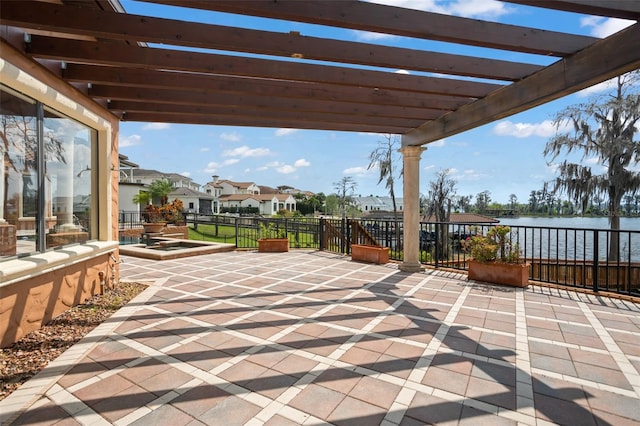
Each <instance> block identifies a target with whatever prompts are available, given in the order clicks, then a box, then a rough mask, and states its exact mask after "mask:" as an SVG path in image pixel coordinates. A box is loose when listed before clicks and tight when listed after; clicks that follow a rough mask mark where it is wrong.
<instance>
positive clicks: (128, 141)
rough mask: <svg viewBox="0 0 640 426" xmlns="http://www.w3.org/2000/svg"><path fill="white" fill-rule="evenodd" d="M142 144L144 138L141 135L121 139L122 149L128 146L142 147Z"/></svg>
mask: <svg viewBox="0 0 640 426" xmlns="http://www.w3.org/2000/svg"><path fill="white" fill-rule="evenodd" d="M141 143H142V137H140V135H131V136H126V137H120V142H119V146H120V148H126V147H128V146H134V145H140V144H141Z"/></svg>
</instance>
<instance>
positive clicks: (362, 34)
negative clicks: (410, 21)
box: [352, 30, 397, 41]
mask: <svg viewBox="0 0 640 426" xmlns="http://www.w3.org/2000/svg"><path fill="white" fill-rule="evenodd" d="M352 32H353V35H354V36H355V39H356V40H358V41H380V40H390V39H393V38H396V37H397V36H395V35H393V34H383V33H374V32H371V31H359V30H352Z"/></svg>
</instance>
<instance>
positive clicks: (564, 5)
mask: <svg viewBox="0 0 640 426" xmlns="http://www.w3.org/2000/svg"><path fill="white" fill-rule="evenodd" d="M505 1H508V2H509V3H517V4H524V5H527V6H535V7H544V8H546V9H557V10H563V11H567V12H575V13H583V14H585V15H599V16H607V17H612V18H620V19H630V20H633V21H637V20H639V19H640V1H637V0H505Z"/></svg>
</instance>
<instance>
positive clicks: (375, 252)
mask: <svg viewBox="0 0 640 426" xmlns="http://www.w3.org/2000/svg"><path fill="white" fill-rule="evenodd" d="M351 260H355V261H358V262H368V263H377V264H380V265H383V264H385V263H389V247H376V246H365V245H362V244H351Z"/></svg>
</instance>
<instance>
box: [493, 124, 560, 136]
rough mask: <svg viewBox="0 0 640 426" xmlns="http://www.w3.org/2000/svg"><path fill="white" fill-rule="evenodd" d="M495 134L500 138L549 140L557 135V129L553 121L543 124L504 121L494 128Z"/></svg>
mask: <svg viewBox="0 0 640 426" xmlns="http://www.w3.org/2000/svg"><path fill="white" fill-rule="evenodd" d="M493 133H494V134H496V135H499V136H515V137H516V138H528V137H530V136H540V137H545V138H548V137H551V136H553V135H555V133H556V128H555V126H554V125H553V122H552V121H551V120H545V121H543V122H541V123H513V122H511V121H509V120H504V121H501V122H499V123H498V124H496V125H495V126H494V127H493Z"/></svg>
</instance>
